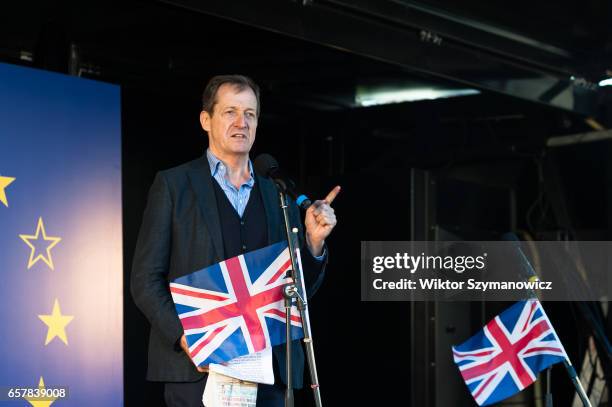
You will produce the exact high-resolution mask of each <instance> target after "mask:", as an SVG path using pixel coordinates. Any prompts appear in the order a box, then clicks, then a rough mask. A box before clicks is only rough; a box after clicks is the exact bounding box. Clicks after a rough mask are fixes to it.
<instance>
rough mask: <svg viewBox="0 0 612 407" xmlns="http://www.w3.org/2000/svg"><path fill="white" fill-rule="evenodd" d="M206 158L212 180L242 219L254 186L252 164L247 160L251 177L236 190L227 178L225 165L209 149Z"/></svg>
mask: <svg viewBox="0 0 612 407" xmlns="http://www.w3.org/2000/svg"><path fill="white" fill-rule="evenodd" d="M206 158H207V159H208V164H209V165H210V173H211V174H212V176H213V178H214V179H215V180H216V181H217V183H218V184H219V186H220V187H221V189H222V190H223V192H225V196H227V199H228V200H229V201H230V203H231V204H232V206H233V207H234V209H235V210H236V212H237V213H238V215H239V216H240V217H242V215H243V214H244V210H245V208H246V206H247V203H248V202H249V196H251V190H252V189H253V185H255V178H254V176H253V164H252V163H251V160H249V172H250V175H251V176H250V177H249V179H248V180H247V181H246V182H245V183H243V184H242V185H240V188H236V187H235V186H234V185H233V184H232V183H231V182H230V181H229V178H228V177H227V167H226V166H225V164H223V161H221V160H219V159H218V158H217V157H215V155H214V154H213V153H212V151H210V149H207V150H206Z"/></svg>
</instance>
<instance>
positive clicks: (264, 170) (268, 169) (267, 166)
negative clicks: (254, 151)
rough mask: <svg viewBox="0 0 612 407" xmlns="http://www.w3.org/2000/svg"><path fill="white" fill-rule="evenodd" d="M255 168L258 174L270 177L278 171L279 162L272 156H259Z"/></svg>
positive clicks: (254, 163)
mask: <svg viewBox="0 0 612 407" xmlns="http://www.w3.org/2000/svg"><path fill="white" fill-rule="evenodd" d="M253 167H255V171H256V172H257V173H258V174H260V175H263V176H264V177H269V176H270V175H271V174H272V173H274V172H275V171H276V170H278V161H276V159H275V158H274V157H272V156H271V155H270V154H265V153H264V154H259V155H258V156H257V158H256V159H255V161H253Z"/></svg>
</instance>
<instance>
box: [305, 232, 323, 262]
mask: <svg viewBox="0 0 612 407" xmlns="http://www.w3.org/2000/svg"><path fill="white" fill-rule="evenodd" d="M306 246H308V250H310V254H312V255H313V256H314V257H320V256H321V255H322V254H323V248H324V247H325V240H319V241H316V240H315V241H313V240H312V239H311V238H310V235H308V233H307V234H306Z"/></svg>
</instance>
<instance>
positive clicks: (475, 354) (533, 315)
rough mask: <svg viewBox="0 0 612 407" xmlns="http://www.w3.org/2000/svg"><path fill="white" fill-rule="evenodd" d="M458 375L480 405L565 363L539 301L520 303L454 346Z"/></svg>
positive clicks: (564, 354) (527, 383)
mask: <svg viewBox="0 0 612 407" xmlns="http://www.w3.org/2000/svg"><path fill="white" fill-rule="evenodd" d="M453 358H454V359H455V363H456V364H457V366H458V367H459V370H460V371H461V376H463V380H464V381H465V383H466V384H467V386H468V389H469V390H470V392H471V393H472V396H473V397H474V400H476V403H478V405H480V406H487V405H489V404H493V403H495V402H497V401H500V400H503V399H505V398H508V397H510V396H512V395H513V394H515V393H518V392H519V391H521V390H523V389H524V388H525V387H527V386H529V385H530V384H531V383H533V382H534V381H535V380H536V375H537V374H538V372H540V371H542V370H544V369H546V368H547V367H548V366H550V365H552V364H555V363H557V362H562V361H563V360H565V359H566V358H567V355H566V353H565V349H564V348H563V345H562V344H561V341H560V340H559V338H558V337H557V334H556V333H555V330H554V328H553V326H552V324H551V323H550V321H549V320H548V317H547V316H546V313H545V312H544V309H543V308H542V305H541V304H540V302H539V301H538V300H536V299H530V300H526V301H519V302H517V303H516V304H514V305H512V306H511V307H510V308H508V309H507V310H505V311H504V312H502V313H501V314H499V315H498V316H496V317H495V318H494V319H492V320H491V321H489V323H487V325H486V326H485V327H484V328H483V329H482V330H481V331H480V332H478V333H477V334H476V335H474V336H473V337H471V338H470V339H468V340H467V341H466V342H464V343H462V344H461V345H458V346H454V347H453Z"/></svg>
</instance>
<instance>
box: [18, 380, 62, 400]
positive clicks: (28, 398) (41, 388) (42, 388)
mask: <svg viewBox="0 0 612 407" xmlns="http://www.w3.org/2000/svg"><path fill="white" fill-rule="evenodd" d="M38 389H39V390H40V391H41V392H43V391H44V390H46V387H45V381H44V380H43V377H42V376H40V380H39V381H38ZM24 399H26V400H27V402H28V403H30V404H31V405H32V406H33V407H49V406H50V405H51V404H53V402H54V401H55V400H57V397H48V396H46V397H38V398H36V397H24Z"/></svg>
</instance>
